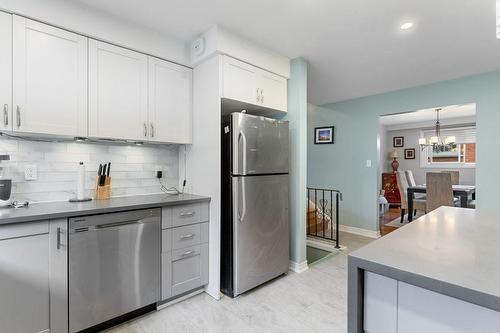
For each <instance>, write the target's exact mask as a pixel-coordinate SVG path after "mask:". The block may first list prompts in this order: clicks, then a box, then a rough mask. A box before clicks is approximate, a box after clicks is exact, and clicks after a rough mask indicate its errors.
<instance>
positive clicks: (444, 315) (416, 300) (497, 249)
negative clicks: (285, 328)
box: [348, 207, 500, 333]
mask: <svg viewBox="0 0 500 333" xmlns="http://www.w3.org/2000/svg"><path fill="white" fill-rule="evenodd" d="M499 220H500V216H498V215H494V214H487V213H480V212H478V211H476V210H473V209H465V208H454V207H441V208H439V209H437V210H435V211H433V212H431V213H429V214H427V215H425V216H423V217H421V218H419V219H418V220H416V221H414V222H412V223H410V224H408V225H406V226H404V227H402V228H400V229H399V230H397V231H395V232H392V233H390V234H389V235H387V236H385V237H383V238H381V239H378V240H377V241H374V242H373V243H370V244H368V245H367V246H365V247H363V248H361V249H359V250H357V251H354V252H352V253H351V254H350V255H349V259H348V267H349V268H348V269H349V275H348V332H349V333H354V332H356V333H357V332H369V333H378V332H384V333H391V332H399V333H407V332H440V333H447V332H498V331H499V330H500V312H499V311H500V245H499V243H500V223H498V222H499Z"/></svg>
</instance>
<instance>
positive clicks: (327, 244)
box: [307, 237, 346, 252]
mask: <svg viewBox="0 0 500 333" xmlns="http://www.w3.org/2000/svg"><path fill="white" fill-rule="evenodd" d="M307 246H312V247H315V248H317V249H321V250H325V251H330V252H338V251H343V250H345V249H346V247H345V246H342V245H339V248H338V249H337V248H336V247H335V244H334V243H333V242H332V241H324V240H320V239H316V238H313V237H307Z"/></svg>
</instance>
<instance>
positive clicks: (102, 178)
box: [99, 164, 108, 186]
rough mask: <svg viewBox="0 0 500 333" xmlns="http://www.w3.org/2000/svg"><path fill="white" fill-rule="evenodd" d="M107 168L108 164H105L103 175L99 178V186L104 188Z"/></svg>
mask: <svg viewBox="0 0 500 333" xmlns="http://www.w3.org/2000/svg"><path fill="white" fill-rule="evenodd" d="M107 166H108V165H107V164H104V166H103V168H102V174H101V176H100V177H99V186H104V184H106V167H107Z"/></svg>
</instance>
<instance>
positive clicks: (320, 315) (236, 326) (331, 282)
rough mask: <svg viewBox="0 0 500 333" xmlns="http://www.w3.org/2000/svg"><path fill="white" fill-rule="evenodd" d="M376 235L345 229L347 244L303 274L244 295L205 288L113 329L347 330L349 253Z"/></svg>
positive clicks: (144, 332)
mask: <svg viewBox="0 0 500 333" xmlns="http://www.w3.org/2000/svg"><path fill="white" fill-rule="evenodd" d="M370 241H371V239H369V238H364V237H360V236H356V235H352V234H346V233H341V243H342V244H343V245H345V246H347V248H348V249H347V250H346V251H343V252H341V253H340V254H338V255H337V256H335V257H333V258H331V259H328V260H326V261H324V262H321V263H319V264H316V265H313V266H312V267H310V269H309V270H308V271H306V272H304V273H302V274H295V273H289V274H288V275H286V276H283V277H281V278H278V279H276V280H274V281H272V282H270V283H268V284H266V285H264V286H262V287H260V288H258V289H256V290H253V291H251V292H249V293H247V294H245V295H243V296H240V297H237V298H235V299H231V298H229V297H224V298H222V300H220V301H216V300H214V299H213V298H212V297H210V296H208V295H207V294H205V293H203V294H200V295H197V296H194V297H192V298H190V299H187V300H185V301H183V302H180V303H177V304H175V305H172V306H170V307H168V308H165V309H163V310H161V311H157V312H154V313H151V314H147V315H145V316H143V317H140V318H138V319H135V320H134V321H131V322H129V323H126V324H123V325H121V326H118V327H115V328H113V329H111V330H109V331H107V333H173V332H217V333H219V332H238V333H240V332H241V333H242V332H329V333H336V332H342V333H344V332H346V321H347V309H346V307H347V298H346V292H347V290H346V289H347V269H346V266H347V254H348V252H349V251H353V250H355V249H357V248H359V247H360V246H362V245H365V244H367V243H368V242H370Z"/></svg>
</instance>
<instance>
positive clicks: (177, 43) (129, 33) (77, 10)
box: [0, 0, 190, 65]
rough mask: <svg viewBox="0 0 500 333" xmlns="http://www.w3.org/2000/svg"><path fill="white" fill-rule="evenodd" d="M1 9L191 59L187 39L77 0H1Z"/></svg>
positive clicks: (184, 60) (172, 57)
mask: <svg viewBox="0 0 500 333" xmlns="http://www.w3.org/2000/svg"><path fill="white" fill-rule="evenodd" d="M0 9H1V10H5V11H7V12H13V13H15V14H19V15H23V16H27V17H30V18H33V19H36V20H39V21H42V22H45V23H48V24H52V25H55V26H59V27H61V28H65V29H68V30H71V31H74V32H77V33H81V34H84V35H87V36H90V37H94V38H98V39H101V40H103V41H106V42H109V43H113V44H117V45H120V46H124V47H128V48H131V49H134V50H137V51H140V52H144V53H147V54H151V55H154V56H157V57H160V58H164V59H166V60H170V61H173V62H177V63H180V64H183V65H189V62H190V61H189V46H188V45H187V43H185V42H183V41H181V40H178V39H176V38H172V37H170V36H166V35H163V34H160V33H158V32H156V31H153V30H151V29H147V28H145V27H142V26H140V25H137V24H134V23H131V22H127V21H124V20H121V19H119V18H117V17H115V16H112V15H108V14H105V13H102V12H99V11H97V10H95V9H93V8H90V7H88V6H85V5H83V4H80V3H78V2H75V1H65V0H43V1H40V0H0ZM138 15H140V13H138Z"/></svg>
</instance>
